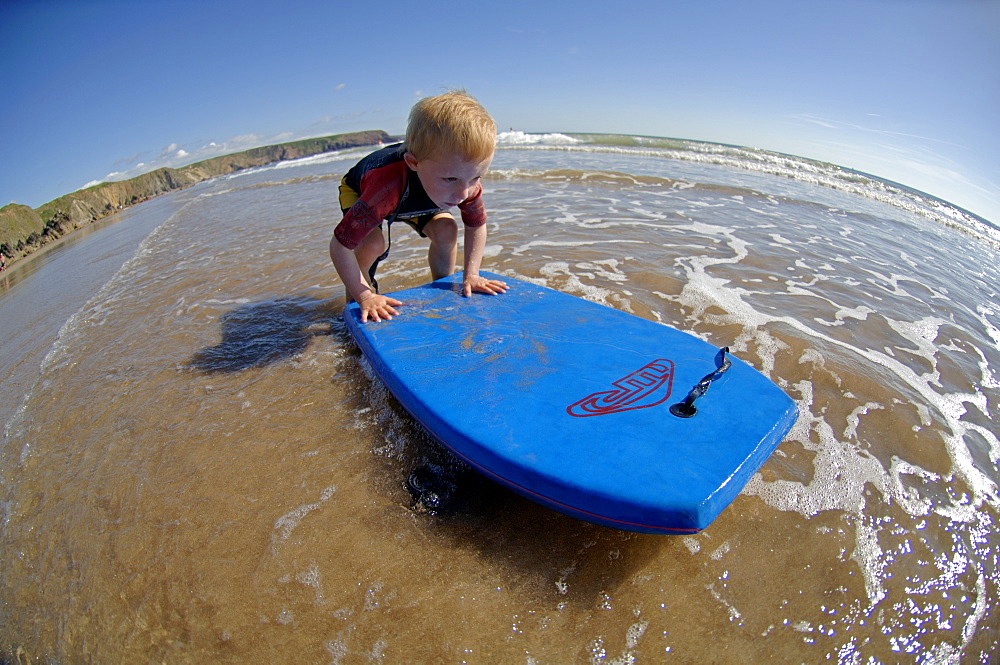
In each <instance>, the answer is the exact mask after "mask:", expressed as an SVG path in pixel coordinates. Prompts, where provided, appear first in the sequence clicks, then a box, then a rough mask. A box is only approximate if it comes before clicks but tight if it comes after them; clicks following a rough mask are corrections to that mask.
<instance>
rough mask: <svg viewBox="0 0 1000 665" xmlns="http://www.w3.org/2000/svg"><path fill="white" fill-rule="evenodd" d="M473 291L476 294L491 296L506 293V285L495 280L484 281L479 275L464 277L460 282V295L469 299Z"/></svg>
mask: <svg viewBox="0 0 1000 665" xmlns="http://www.w3.org/2000/svg"><path fill="white" fill-rule="evenodd" d="M473 291H475V292H478V293H488V294H490V295H491V296H495V295H498V294H500V293H507V285H506V284H505V283H504V282H501V281H500V280H497V279H486V278H485V277H480V276H479V275H466V276H465V279H464V280H462V295H464V296H465V297H466V298H468V297H470V296H471V295H472V293H473Z"/></svg>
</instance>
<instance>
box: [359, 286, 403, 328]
mask: <svg viewBox="0 0 1000 665" xmlns="http://www.w3.org/2000/svg"><path fill="white" fill-rule="evenodd" d="M402 304H403V303H401V302H400V301H398V300H396V299H395V298H390V297H388V296H383V295H380V294H378V293H373V292H372V291H368V293H367V294H366V295H362V296H361V297H360V298H358V306H359V307H361V323H364V322H365V321H367V320H368V319H369V318H371V320H372V321H376V322H378V321H382V320H385V321H388V320H389V319H391V318H392V317H394V316H396V315H397V314H399V312H397V311H396V307H400V306H401V305H402Z"/></svg>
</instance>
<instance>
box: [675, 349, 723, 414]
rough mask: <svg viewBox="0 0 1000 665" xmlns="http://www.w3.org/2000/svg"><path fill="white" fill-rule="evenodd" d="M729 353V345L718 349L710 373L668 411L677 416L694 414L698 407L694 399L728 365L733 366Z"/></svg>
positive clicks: (705, 390) (709, 385)
mask: <svg viewBox="0 0 1000 665" xmlns="http://www.w3.org/2000/svg"><path fill="white" fill-rule="evenodd" d="M727 353H729V347H728V346H724V347H722V348H721V349H719V353H718V354H716V356H715V367H716V369H715V371H714V372H712V373H711V374H706V375H705V376H704V377H703V378H702V380H701V381H699V382H698V383H696V384H695V386H694V388H692V389H691V392H689V393H688V396H687V397H685V398H684V400H683V401H680V402H677V404H673V405H671V406H670V413H672V414H674V415H675V416H677V417H678V418H690V417H691V416H693V415H694V414H696V413H698V409H696V408H695V406H694V401H695V400H696V399H698V398H699V397H701V396H702V395H704V394H705V393H707V392H708V389H709V387H711V385H712V383H713V382H715V381H717V380H718V379H719V378H720V377H721V376H722V375H723V374H725V373H726V370H728V369H729V368H730V367H732V366H733V362H732V361H731V360H730V359H729V358H728V357H727V355H726V354H727Z"/></svg>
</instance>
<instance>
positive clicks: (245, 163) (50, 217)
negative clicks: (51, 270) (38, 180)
mask: <svg viewBox="0 0 1000 665" xmlns="http://www.w3.org/2000/svg"><path fill="white" fill-rule="evenodd" d="M391 139H392V137H390V136H389V135H388V134H386V133H385V132H383V131H381V130H375V131H367V132H353V133H350V134H336V135H333V136H324V137H321V138H315V139H304V140H301V141H293V142H291V143H279V144H277V145H269V146H264V147H261V148H252V149H250V150H245V151H243V152H238V153H234V154H232V155H224V156H222V157H213V158H211V159H206V160H204V161H201V162H197V163H195V164H190V165H188V166H184V167H181V168H177V169H171V168H161V169H157V170H155V171H150V172H149V173H144V174H142V175H140V176H136V177H135V178H132V179H130V180H122V181H120V182H105V183H101V184H99V185H94V186H93V187H88V188H87V189H81V190H79V191H76V192H73V193H72V194H66V195H65V196H60V197H59V198H57V199H55V200H53V201H49V202H48V203H46V204H45V205H42V206H40V207H38V208H36V209H32V208H30V207H28V206H25V205H20V204H17V203H12V204H10V205H7V206H4V207H3V208H0V252H3V253H4V254H5V255H6V256H7V257H8V258H13V259H17V258H20V257H22V256H25V255H27V254H30V253H31V252H33V251H35V250H36V249H38V248H40V247H42V246H43V245H45V244H46V243H48V242H51V241H53V240H55V239H57V238H59V237H61V236H63V235H65V234H67V233H69V232H70V231H73V230H74V229H78V228H80V227H81V226H85V225H87V224H90V223H91V222H93V221H95V220H98V219H100V218H102V217H105V216H107V215H110V214H111V213H113V212H115V211H116V210H121V209H122V208H126V207H128V206H130V205H134V204H136V203H141V202H142V201H145V200H147V199H150V198H152V197H154V196H158V195H160V194H164V193H166V192H169V191H173V190H175V189H181V188H183V187H189V186H191V185H194V184H196V183H199V182H202V181H204V180H208V179H210V178H215V177H217V176H221V175H226V174H229V173H233V172H235V171H241V170H243V169H248V168H253V167H257V166H265V165H267V164H272V163H274V162H280V161H284V160H288V159H298V158H300V157H308V156H310V155H318V154H320V153H324V152H332V151H334V150H343V149H345V148H353V147H359V146H366V145H375V144H378V143H385V142H388V141H390V140H391Z"/></svg>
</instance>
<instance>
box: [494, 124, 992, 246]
mask: <svg viewBox="0 0 1000 665" xmlns="http://www.w3.org/2000/svg"><path fill="white" fill-rule="evenodd" d="M500 136H501V137H504V139H503V141H502V142H501V141H500V140H498V142H497V145H498V147H507V148H509V149H515V148H516V149H522V150H566V151H573V152H591V153H609V154H624V155H634V156H639V157H658V158H662V159H675V160H679V161H685V162H696V163H702V164H709V165H713V166H722V167H726V168H733V169H740V170H743V171H752V172H756V173H760V174H763V175H771V176H779V177H783V178H790V179H793V180H797V181H799V182H806V183H810V184H814V185H818V186H821V187H828V188H830V189H833V190H836V191H840V192H845V193H847V194H853V195H856V196H860V197H863V198H866V199H871V200H874V201H878V202H880V203H884V204H887V205H891V206H893V207H895V208H899V209H902V210H906V211H907V212H910V213H913V214H916V215H920V216H922V217H925V218H928V219H931V220H934V221H935V222H937V223H939V224H942V225H944V226H947V227H949V228H954V229H958V230H960V231H962V232H964V233H968V234H970V235H972V236H973V237H976V238H978V239H979V240H981V241H983V242H985V243H987V244H988V245H990V246H991V247H992V248H993V249H998V250H1000V228H998V227H996V226H994V225H992V224H990V223H989V222H987V221H985V220H983V219H981V218H979V217H976V216H975V215H973V214H972V213H969V212H966V211H964V210H962V209H960V208H957V207H955V206H953V205H951V204H948V203H947V202H945V201H942V200H940V199H936V198H934V197H932V196H930V195H926V194H923V193H921V192H918V191H916V190H912V189H909V188H906V187H904V186H902V185H897V184H895V183H891V182H889V181H885V180H880V179H878V178H876V177H875V176H870V175H867V174H864V173H861V172H858V171H851V170H849V169H845V168H842V167H840V166H837V165H835V164H829V163H826V162H818V161H814V160H809V159H805V158H802V157H796V156H793V155H784V154H780V153H773V152H768V151H765V150H760V149H757V148H743V147H739V146H729V145H721V144H714V143H701V142H697V141H683V140H666V139H651V138H647V137H621V138H623V139H628V140H630V141H631V142H633V143H634V145H604V144H600V143H589V142H587V141H585V140H582V139H577V138H575V137H571V136H566V135H564V134H524V133H523V132H504V133H502V134H501V135H500ZM522 137H523V139H522ZM560 137H561V138H560ZM659 144H670V146H672V147H662V146H661V145H659Z"/></svg>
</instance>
